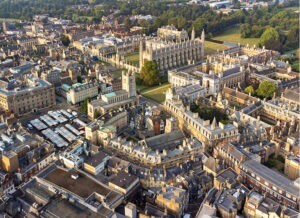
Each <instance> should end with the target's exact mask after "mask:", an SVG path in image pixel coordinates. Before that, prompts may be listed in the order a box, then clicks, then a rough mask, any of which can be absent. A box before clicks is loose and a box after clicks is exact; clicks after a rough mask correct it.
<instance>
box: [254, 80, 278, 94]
mask: <svg viewBox="0 0 300 218" xmlns="http://www.w3.org/2000/svg"><path fill="white" fill-rule="evenodd" d="M276 92H277V87H276V85H275V84H274V83H273V82H271V81H263V82H261V83H260V84H259V86H258V89H257V90H256V93H257V95H258V96H260V97H262V98H271V97H272V96H273V94H274V93H276Z"/></svg>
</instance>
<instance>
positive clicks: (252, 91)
mask: <svg viewBox="0 0 300 218" xmlns="http://www.w3.org/2000/svg"><path fill="white" fill-rule="evenodd" d="M244 91H245V92H246V93H248V94H249V93H251V95H253V94H254V92H255V90H254V88H253V86H248V87H246V88H245V90H244Z"/></svg>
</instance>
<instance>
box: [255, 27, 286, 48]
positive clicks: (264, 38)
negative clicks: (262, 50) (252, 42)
mask: <svg viewBox="0 0 300 218" xmlns="http://www.w3.org/2000/svg"><path fill="white" fill-rule="evenodd" d="M259 44H260V46H265V47H266V48H267V49H272V50H277V51H280V50H281V42H280V36H279V33H278V32H277V31H276V30H275V29H274V28H272V27H269V28H267V29H266V30H265V31H264V33H263V34H262V35H261V37H260V39H259Z"/></svg>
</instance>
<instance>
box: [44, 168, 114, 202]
mask: <svg viewBox="0 0 300 218" xmlns="http://www.w3.org/2000/svg"><path fill="white" fill-rule="evenodd" d="M73 174H77V175H79V177H78V179H76V180H75V179H72V178H71V176H72V175H73ZM45 180H47V181H49V182H51V183H53V184H55V185H57V186H59V187H62V188H64V189H66V190H68V191H70V192H72V193H74V194H76V195H78V196H79V197H81V198H83V199H86V198H87V197H89V196H90V195H91V194H93V193H94V192H97V193H98V194H101V195H104V196H106V195H107V194H109V192H110V191H111V190H110V189H108V188H106V187H104V186H103V185H101V184H99V183H97V182H95V181H94V180H92V179H90V178H89V177H88V176H86V175H84V174H83V173H81V172H79V171H75V170H71V171H66V170H63V169H60V168H56V169H54V170H53V171H52V172H50V173H49V174H48V175H46V177H45Z"/></svg>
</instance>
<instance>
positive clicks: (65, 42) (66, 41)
mask: <svg viewBox="0 0 300 218" xmlns="http://www.w3.org/2000/svg"><path fill="white" fill-rule="evenodd" d="M60 40H61V42H62V44H63V45H64V46H69V45H70V39H69V37H68V36H66V35H62V36H61V38H60Z"/></svg>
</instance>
